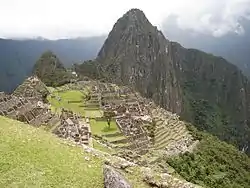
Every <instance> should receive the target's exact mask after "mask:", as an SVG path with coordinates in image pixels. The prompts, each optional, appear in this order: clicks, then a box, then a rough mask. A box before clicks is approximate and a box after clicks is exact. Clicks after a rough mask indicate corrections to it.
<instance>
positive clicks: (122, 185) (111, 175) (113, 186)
mask: <svg viewBox="0 0 250 188" xmlns="http://www.w3.org/2000/svg"><path fill="white" fill-rule="evenodd" d="M103 173H104V187H105V188H131V186H130V184H129V183H128V182H127V180H125V179H124V177H123V176H122V175H121V174H120V173H119V172H117V171H116V170H115V169H114V168H112V167H111V166H108V165H105V166H104V167H103Z"/></svg>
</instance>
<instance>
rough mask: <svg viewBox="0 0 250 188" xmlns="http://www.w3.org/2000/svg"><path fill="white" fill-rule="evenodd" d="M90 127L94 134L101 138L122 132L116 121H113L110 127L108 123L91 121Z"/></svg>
mask: <svg viewBox="0 0 250 188" xmlns="http://www.w3.org/2000/svg"><path fill="white" fill-rule="evenodd" d="M90 126H91V131H92V133H93V134H95V135H99V136H102V135H105V134H114V133H117V132H120V130H119V129H118V127H117V125H116V122H115V121H111V123H110V127H108V124H107V121H102V120H95V119H91V120H90Z"/></svg>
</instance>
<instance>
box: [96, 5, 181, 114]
mask: <svg viewBox="0 0 250 188" xmlns="http://www.w3.org/2000/svg"><path fill="white" fill-rule="evenodd" d="M169 45H170V43H169V42H168V41H167V40H166V39H165V37H164V35H163V34H162V33H161V32H160V31H158V30H157V28H156V27H154V26H153V25H152V24H151V23H150V22H149V20H148V19H147V18H146V16H145V14H144V13H143V12H142V11H141V10H139V9H131V10H129V11H128V12H127V13H125V14H124V15H123V16H122V17H121V18H120V19H119V20H118V21H117V22H116V24H115V25H114V27H113V29H112V31H111V32H110V33H109V36H108V38H107V39H106V41H105V43H104V45H103V47H102V49H101V50H100V52H99V54H98V57H97V61H98V62H99V65H100V66H99V68H100V69H101V70H100V71H99V72H101V73H103V74H104V77H106V78H107V80H108V81H112V82H116V83H119V84H125V85H130V86H132V87H134V88H136V89H137V90H138V91H139V92H141V93H142V94H143V95H144V96H146V97H151V98H153V99H155V101H157V102H159V104H164V107H166V108H167V109H169V110H172V111H174V112H178V113H179V112H181V104H182V99H181V98H180V88H179V84H178V83H177V79H176V78H175V75H176V74H175V68H174V66H176V65H175V64H174V62H173V60H172V59H171V56H170V53H169V50H168V48H169ZM161 80H164V82H162V81H161ZM167 88H168V89H169V90H166V89H167ZM170 88H171V89H170Z"/></svg>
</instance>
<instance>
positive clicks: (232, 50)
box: [163, 15, 250, 76]
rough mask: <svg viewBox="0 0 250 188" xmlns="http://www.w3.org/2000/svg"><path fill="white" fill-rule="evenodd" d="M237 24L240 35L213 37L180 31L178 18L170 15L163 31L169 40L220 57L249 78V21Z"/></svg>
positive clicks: (184, 30)
mask: <svg viewBox="0 0 250 188" xmlns="http://www.w3.org/2000/svg"><path fill="white" fill-rule="evenodd" d="M239 23H240V25H241V26H242V29H243V30H242V33H241V34H239V33H236V32H230V33H227V34H226V35H223V36H220V37H215V36H212V35H211V34H205V33H202V32H198V31H194V30H192V29H181V28H180V27H179V26H178V16H176V15H171V16H169V17H168V18H167V19H166V20H165V22H164V24H163V30H164V34H165V36H166V37H167V38H168V39H169V40H172V41H177V42H179V43H180V44H182V45H183V46H184V47H186V48H195V49H200V50H203V51H205V52H208V53H212V54H214V55H217V56H222V57H224V58H226V59H227V60H228V61H229V62H231V63H233V64H235V65H236V66H238V67H239V68H240V69H241V70H242V71H243V72H244V73H245V74H246V75H247V76H249V75H250V53H249V52H250V21H249V20H247V19H241V20H240V21H239Z"/></svg>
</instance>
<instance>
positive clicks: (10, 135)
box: [0, 116, 103, 188]
mask: <svg viewBox="0 0 250 188" xmlns="http://www.w3.org/2000/svg"><path fill="white" fill-rule="evenodd" d="M0 153H1V155H0V187H60V188H61V187H88V188H89V187H103V175H102V161H101V160H100V159H98V158H95V157H93V156H91V155H89V154H87V153H84V152H83V151H82V150H81V148H78V147H73V146H69V145H67V144H65V142H64V141H62V140H60V139H59V138H57V137H56V136H54V135H52V134H50V133H48V132H46V131H43V130H41V129H36V128H33V127H31V126H29V125H27V124H23V123H20V122H17V121H14V120H10V119H7V118H4V117H2V116H0ZM86 156H87V157H89V158H90V160H89V161H86V160H85V159H84V157H86Z"/></svg>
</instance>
